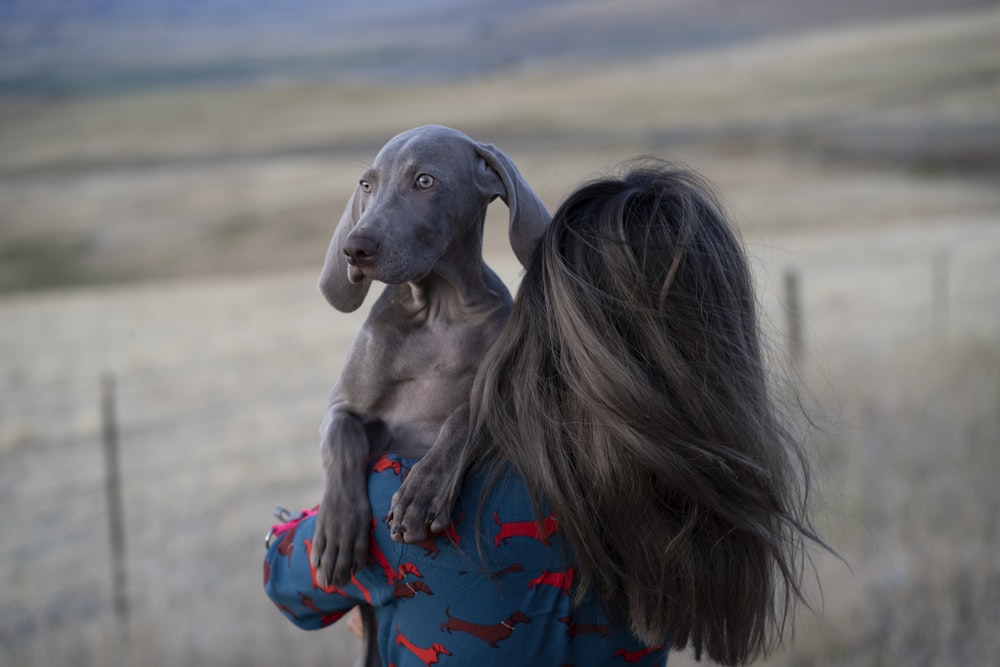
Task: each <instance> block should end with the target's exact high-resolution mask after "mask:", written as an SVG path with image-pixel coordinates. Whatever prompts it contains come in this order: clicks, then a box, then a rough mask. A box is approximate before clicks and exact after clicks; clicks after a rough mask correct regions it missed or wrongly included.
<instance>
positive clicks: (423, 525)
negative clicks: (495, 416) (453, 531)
mask: <svg viewBox="0 0 1000 667" xmlns="http://www.w3.org/2000/svg"><path fill="white" fill-rule="evenodd" d="M468 433H469V404H468V403H463V404H462V405H461V406H460V407H458V408H456V410H455V411H454V412H452V413H451V415H449V417H448V419H447V420H445V423H444V425H443V426H442V427H441V431H440V433H439V434H438V437H437V440H435V441H434V445H433V446H432V447H431V448H430V449H429V450H428V451H427V453H426V454H424V456H423V457H422V458H421V459H420V460H419V461H418V462H417V463H415V464H414V465H413V468H412V469H411V470H410V474H409V475H407V477H406V479H405V480H403V484H402V486H400V487H399V490H398V491H396V493H394V494H393V496H392V503H391V505H390V506H389V515H388V517H387V519H388V522H389V531H390V533H391V535H392V538H393V539H394V540H396V541H397V542H407V543H413V542H419V541H421V540H424V539H426V538H427V533H428V530H429V531H430V532H431V533H440V532H442V531H444V530H445V529H446V528H447V527H448V526H449V525H450V524H451V510H452V507H453V506H454V504H455V499H456V497H457V496H458V491H459V488H460V487H461V485H462V477H463V475H464V474H465V470H464V469H462V464H463V461H464V459H463V457H462V451H463V448H464V447H465V444H466V442H465V441H466V437H467V436H468Z"/></svg>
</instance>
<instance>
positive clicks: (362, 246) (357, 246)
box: [344, 234, 378, 266]
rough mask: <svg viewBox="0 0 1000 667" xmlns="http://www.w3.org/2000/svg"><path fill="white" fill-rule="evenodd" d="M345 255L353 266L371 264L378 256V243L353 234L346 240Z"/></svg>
mask: <svg viewBox="0 0 1000 667" xmlns="http://www.w3.org/2000/svg"><path fill="white" fill-rule="evenodd" d="M344 254H345V255H347V262H348V264H351V265H352V266H359V265H364V264H371V263H372V262H373V261H374V260H375V255H377V254H378V241H376V240H374V239H370V238H368V237H367V236H354V235H353V234H352V235H350V236H348V237H347V238H346V239H344Z"/></svg>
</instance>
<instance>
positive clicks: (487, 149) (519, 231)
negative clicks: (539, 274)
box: [476, 144, 552, 267]
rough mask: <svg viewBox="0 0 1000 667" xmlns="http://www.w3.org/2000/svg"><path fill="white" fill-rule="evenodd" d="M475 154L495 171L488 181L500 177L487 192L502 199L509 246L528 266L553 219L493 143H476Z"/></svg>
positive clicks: (486, 175)
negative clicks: (506, 218) (506, 216)
mask: <svg viewBox="0 0 1000 667" xmlns="http://www.w3.org/2000/svg"><path fill="white" fill-rule="evenodd" d="M476 153H477V154H478V155H479V156H480V157H481V158H483V160H485V161H486V166H487V167H489V169H487V170H485V171H486V172H492V174H490V173H486V174H483V175H482V176H485V177H486V179H487V180H489V179H490V178H491V177H493V178H495V177H499V181H498V182H497V181H494V183H488V182H487V183H486V184H484V185H485V186H486V188H487V191H488V192H491V194H492V195H493V196H498V197H500V198H501V199H502V200H503V201H504V203H505V204H507V208H508V209H510V229H509V231H508V235H509V237H510V247H511V248H513V249H514V254H515V255H516V256H517V259H518V261H519V262H521V266H523V267H527V266H528V261H529V260H530V259H531V255H532V253H533V252H534V250H535V245H536V244H537V243H538V240H539V239H540V238H542V234H544V233H545V229H546V228H547V227H548V226H549V222H550V221H551V220H552V216H551V215H549V212H548V210H547V209H546V208H545V204H543V203H542V200H540V199H539V198H538V195H536V194H535V192H534V190H532V189H531V186H529V185H528V183H527V181H525V180H524V177H523V176H521V172H520V171H518V169H517V167H516V166H515V165H514V162H513V161H512V160H511V159H510V158H509V157H507V155H506V154H504V153H503V152H502V151H500V150H499V149H497V147H496V146H493V145H492V144H476ZM493 175H495V176H493ZM477 176H480V174H477Z"/></svg>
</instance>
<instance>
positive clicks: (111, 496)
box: [101, 374, 129, 628]
mask: <svg viewBox="0 0 1000 667" xmlns="http://www.w3.org/2000/svg"><path fill="white" fill-rule="evenodd" d="M101 416H102V424H103V429H102V430H103V435H104V481H105V484H104V488H105V492H106V494H107V498H108V535H109V538H110V546H111V597H112V601H113V603H114V609H115V615H116V616H117V617H118V621H119V622H120V623H121V624H122V627H123V628H127V627H128V613H129V610H128V580H127V571H126V566H125V522H124V519H123V510H122V493H121V467H120V464H119V459H118V422H117V417H116V413H115V379H114V376H112V375H110V374H106V375H104V376H102V377H101Z"/></svg>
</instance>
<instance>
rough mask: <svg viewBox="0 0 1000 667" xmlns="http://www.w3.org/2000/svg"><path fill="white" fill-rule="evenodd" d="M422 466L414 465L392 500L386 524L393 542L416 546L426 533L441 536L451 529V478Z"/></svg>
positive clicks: (422, 464)
mask: <svg viewBox="0 0 1000 667" xmlns="http://www.w3.org/2000/svg"><path fill="white" fill-rule="evenodd" d="M425 463H426V461H420V462H419V463H417V464H416V465H414V466H413V468H412V469H411V470H410V474H409V475H408V476H407V478H406V479H405V480H404V481H403V484H402V486H400V487H399V490H398V491H396V493H394V494H393V496H392V502H391V504H390V506H389V514H388V516H387V517H386V522H387V523H388V525H389V533H390V535H391V536H392V539H394V540H396V541H397V542H405V543H407V544H412V543H414V542H420V541H421V540H425V539H427V537H428V534H429V533H430V534H434V533H441V532H444V530H445V529H447V528H448V526H450V525H451V509H452V506H453V505H454V503H455V497H454V492H453V491H452V489H453V488H454V485H453V483H452V480H451V477H450V475H447V474H444V473H443V471H438V470H435V469H434V468H433V467H432V466H427V465H425Z"/></svg>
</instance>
